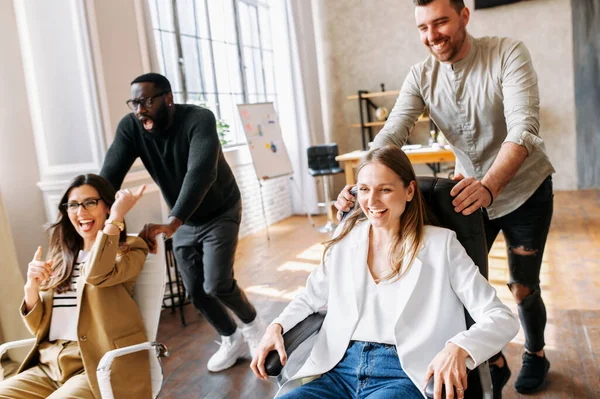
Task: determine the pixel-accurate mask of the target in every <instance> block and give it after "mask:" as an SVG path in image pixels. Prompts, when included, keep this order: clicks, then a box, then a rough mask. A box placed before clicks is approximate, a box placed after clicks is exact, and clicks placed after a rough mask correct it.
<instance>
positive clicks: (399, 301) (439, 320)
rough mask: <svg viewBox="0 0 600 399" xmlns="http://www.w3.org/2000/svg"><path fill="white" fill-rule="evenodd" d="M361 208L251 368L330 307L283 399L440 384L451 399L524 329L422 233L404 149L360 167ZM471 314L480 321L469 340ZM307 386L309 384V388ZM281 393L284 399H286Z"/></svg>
mask: <svg viewBox="0 0 600 399" xmlns="http://www.w3.org/2000/svg"><path fill="white" fill-rule="evenodd" d="M357 173H358V179H357V187H358V195H357V202H358V204H359V206H358V207H357V208H356V209H355V210H354V211H353V212H352V213H351V214H350V215H349V216H348V218H347V220H346V221H345V222H344V223H343V224H342V225H340V226H339V227H338V230H337V233H338V234H337V235H335V236H334V238H333V239H332V240H330V241H328V242H326V243H325V251H324V255H323V260H322V262H321V265H319V267H317V268H316V269H315V270H314V271H313V272H312V273H311V274H310V276H309V277H308V280H307V283H306V288H305V289H304V290H303V291H302V292H301V293H299V294H298V296H296V297H295V298H294V299H293V300H292V302H291V303H290V304H289V305H288V306H287V307H286V308H285V309H284V311H283V312H282V313H281V314H280V315H279V317H277V318H276V319H275V320H274V321H273V323H272V324H271V325H270V326H269V328H268V329H267V332H266V333H265V335H264V337H263V339H262V342H261V344H260V348H259V351H258V353H257V355H256V356H255V357H254V359H253V360H252V363H251V368H252V370H253V371H254V373H255V374H256V375H257V376H259V377H260V378H263V379H265V378H266V377H267V375H266V372H265V369H264V362H265V357H266V355H267V354H268V353H269V352H270V351H271V350H277V351H278V353H279V356H280V359H281V362H282V363H283V364H285V362H286V360H287V356H286V353H285V350H284V347H283V339H282V333H283V332H285V331H288V330H290V329H291V328H293V327H294V326H295V325H296V324H298V323H299V322H300V321H302V320H304V319H305V318H306V317H307V316H308V315H310V314H312V313H314V312H317V311H319V310H320V309H321V308H323V307H324V306H325V305H327V316H326V317H325V320H324V322H323V325H322V327H321V330H320V331H319V333H318V334H317V336H316V339H315V343H314V347H313V348H312V351H311V353H310V356H309V358H308V360H306V362H305V363H304V365H303V366H302V367H301V368H300V370H299V371H298V372H297V373H296V375H295V376H293V377H292V378H291V379H290V380H289V381H288V382H286V383H285V384H283V386H282V387H281V389H280V392H278V394H277V396H278V397H282V398H286V399H293V398H302V399H306V398H320V399H322V398H342V397H346V398H355V397H360V398H368V399H377V398H379V399H383V398H386V399H387V398H405V399H409V398H423V397H425V395H424V393H423V387H424V386H425V384H426V382H427V381H428V379H429V378H430V377H431V376H432V375H435V377H436V378H435V395H436V398H438V399H439V398H440V396H441V388H442V384H444V385H445V387H446V392H447V395H448V396H447V397H448V398H449V397H451V396H449V395H451V394H452V393H453V392H454V389H452V387H454V388H455V389H456V393H457V394H456V396H455V398H457V399H461V398H462V397H463V395H464V390H465V389H466V388H467V386H466V385H467V378H466V375H467V372H466V371H467V367H468V368H470V369H473V368H475V367H476V366H477V365H478V364H480V363H482V362H484V361H485V360H487V359H488V358H489V357H490V356H492V355H493V354H495V353H497V352H498V351H499V350H500V349H501V348H502V347H503V346H504V345H506V344H507V343H508V342H509V341H510V340H511V339H512V338H513V337H514V336H515V335H516V333H517V331H518V329H519V323H518V321H517V319H516V317H515V316H514V315H513V314H512V312H511V311H510V310H509V309H508V308H507V307H506V306H505V305H503V304H502V303H501V302H500V300H499V299H498V297H497V296H496V292H495V290H494V289H493V288H492V287H491V286H490V284H489V283H488V282H487V281H486V280H485V278H484V277H483V276H482V275H481V274H480V273H479V270H478V269H477V266H476V265H475V264H474V263H473V261H472V260H471V258H470V257H469V256H468V255H467V253H466V251H465V249H464V248H463V247H462V245H461V244H460V242H459V241H458V240H457V238H456V234H455V233H454V232H453V231H451V230H448V229H444V228H441V227H434V226H427V225H425V209H424V203H423V199H422V197H421V194H420V191H419V188H418V187H417V181H416V176H415V174H414V170H413V168H412V165H411V164H410V161H409V160H408V157H407V156H406V154H405V153H404V152H403V151H402V150H400V149H399V148H396V147H382V148H378V149H375V150H373V151H371V152H369V153H368V154H367V155H366V156H365V157H364V158H363V160H362V162H361V164H360V165H359V167H358V171H357ZM463 306H464V307H466V308H467V310H468V311H469V313H470V314H471V316H472V317H473V318H474V319H475V321H476V324H474V325H473V326H472V327H471V328H470V329H469V330H466V322H465V316H464V308H463ZM307 377H310V378H314V379H313V380H312V381H311V382H309V383H307V384H305V385H301V386H299V385H300V383H301V382H302V380H305V379H306V378H307ZM281 395H283V396H281Z"/></svg>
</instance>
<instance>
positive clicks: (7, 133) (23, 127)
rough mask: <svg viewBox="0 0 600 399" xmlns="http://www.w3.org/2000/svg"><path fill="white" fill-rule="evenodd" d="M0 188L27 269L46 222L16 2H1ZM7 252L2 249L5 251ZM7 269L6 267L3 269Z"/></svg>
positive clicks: (43, 239) (19, 259)
mask: <svg viewBox="0 0 600 399" xmlns="http://www.w3.org/2000/svg"><path fill="white" fill-rule="evenodd" d="M0 49H2V50H1V51H2V59H3V62H0V88H2V95H0V192H1V193H2V195H3V198H4V208H5V212H6V215H8V221H7V222H8V224H7V226H9V227H10V230H11V233H12V238H13V239H14V242H15V244H16V258H17V262H18V265H20V266H21V268H22V269H23V270H25V268H26V267H27V264H28V263H29V261H30V260H31V258H32V257H33V253H34V252H35V249H36V248H37V247H38V245H41V244H43V243H45V242H46V241H47V240H46V235H45V233H44V229H43V227H42V225H43V224H44V223H45V222H46V217H45V212H44V202H43V199H42V193H41V192H40V190H39V189H38V187H37V186H36V183H37V182H38V181H39V180H40V174H39V171H38V163H37V157H36V150H35V146H34V140H33V127H32V125H31V117H30V113H29V112H30V109H29V103H28V101H27V92H26V86H25V75H24V73H23V63H22V59H21V51H20V46H19V38H18V36H17V24H16V20H15V13H14V8H13V3H12V2H10V1H0ZM2 254H4V252H2ZM2 272H5V270H2Z"/></svg>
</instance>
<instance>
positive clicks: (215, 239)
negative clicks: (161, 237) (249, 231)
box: [173, 201, 256, 337]
mask: <svg viewBox="0 0 600 399" xmlns="http://www.w3.org/2000/svg"><path fill="white" fill-rule="evenodd" d="M241 220H242V204H241V201H240V202H238V203H237V204H236V205H235V206H234V207H233V208H231V209H230V210H228V211H227V212H225V213H223V214H222V215H220V216H217V217H216V218H214V219H213V220H211V221H210V222H208V223H206V224H203V225H199V226H192V225H187V224H184V225H183V226H181V227H180V228H179V229H178V230H177V232H176V233H175V234H174V235H173V248H174V251H173V252H174V253H175V259H176V260H177V266H178V268H179V272H180V273H181V277H182V279H183V284H184V285H185V289H186V291H187V292H188V294H189V295H190V297H191V299H192V303H193V304H194V306H195V307H196V309H198V310H199V311H200V313H202V315H203V316H204V317H205V318H206V320H208V322H209V323H210V324H211V325H212V326H213V327H215V329H216V330H217V331H218V332H219V334H220V335H223V336H226V337H228V336H230V335H232V334H233V333H234V332H235V330H236V328H237V325H236V323H235V321H234V320H233V317H231V315H230V314H229V312H228V311H227V308H229V309H230V310H231V311H232V312H233V313H235V315H236V316H237V317H239V318H240V320H242V322H244V323H250V322H252V321H253V320H254V318H255V317H256V310H255V309H254V306H252V304H251V303H250V302H249V301H248V298H247V297H246V294H245V293H244V291H242V290H241V289H240V288H239V286H238V285H237V281H236V280H235V278H234V275H233V261H234V256H235V249H236V247H237V242H238V232H239V229H240V222H241Z"/></svg>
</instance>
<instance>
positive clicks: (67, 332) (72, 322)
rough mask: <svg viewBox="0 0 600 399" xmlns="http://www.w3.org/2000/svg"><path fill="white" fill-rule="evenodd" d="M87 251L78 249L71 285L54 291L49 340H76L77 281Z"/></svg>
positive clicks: (77, 319) (77, 314)
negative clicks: (61, 290) (60, 291)
mask: <svg viewBox="0 0 600 399" xmlns="http://www.w3.org/2000/svg"><path fill="white" fill-rule="evenodd" d="M88 256H89V252H86V251H79V255H78V256H77V260H76V261H75V265H74V266H73V272H72V273H71V286H70V287H69V290H68V291H65V292H63V293H60V294H59V293H58V292H55V293H54V298H53V302H52V318H51V320H50V334H49V336H48V340H49V341H51V342H52V341H55V340H57V339H64V340H66V341H77V323H78V321H79V308H78V307H77V282H78V281H79V276H80V275H81V264H82V263H83V262H85V261H86V260H87V258H88Z"/></svg>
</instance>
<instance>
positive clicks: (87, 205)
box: [62, 198, 102, 213]
mask: <svg viewBox="0 0 600 399" xmlns="http://www.w3.org/2000/svg"><path fill="white" fill-rule="evenodd" d="M98 201H102V198H88V199H86V200H85V201H83V202H67V203H64V204H62V206H63V207H64V208H65V209H66V210H67V212H69V213H77V211H78V210H79V207H80V206H82V207H83V209H85V210H86V211H91V210H92V209H94V208H96V207H97V206H98Z"/></svg>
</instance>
